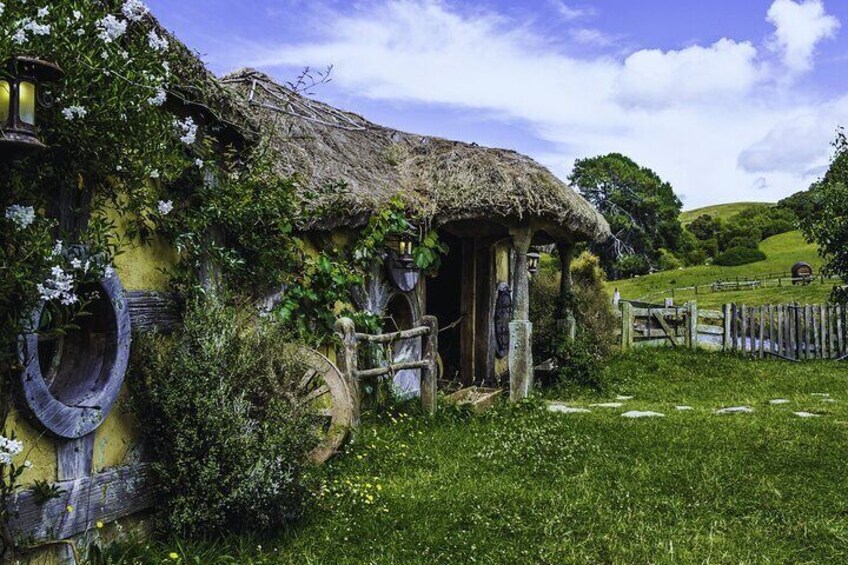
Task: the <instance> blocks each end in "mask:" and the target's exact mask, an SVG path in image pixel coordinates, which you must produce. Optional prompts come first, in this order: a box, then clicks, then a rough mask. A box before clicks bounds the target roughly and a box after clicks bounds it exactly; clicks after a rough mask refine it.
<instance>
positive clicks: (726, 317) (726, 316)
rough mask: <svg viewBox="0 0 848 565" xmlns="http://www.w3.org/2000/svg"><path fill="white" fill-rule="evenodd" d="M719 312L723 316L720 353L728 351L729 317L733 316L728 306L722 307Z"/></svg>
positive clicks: (729, 336)
mask: <svg viewBox="0 0 848 565" xmlns="http://www.w3.org/2000/svg"><path fill="white" fill-rule="evenodd" d="M721 312H722V314H724V319H723V320H722V328H723V329H722V332H721V349H722V351H730V339H731V334H730V327H731V326H730V317H731V316H732V315H733V314H732V310H731V307H730V304H725V305H723V306H722V307H721Z"/></svg>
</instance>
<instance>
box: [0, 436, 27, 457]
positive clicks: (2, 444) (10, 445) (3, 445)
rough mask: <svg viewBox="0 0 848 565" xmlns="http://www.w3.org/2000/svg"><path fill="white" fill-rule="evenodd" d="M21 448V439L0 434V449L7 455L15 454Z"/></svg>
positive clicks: (22, 445) (22, 448)
mask: <svg viewBox="0 0 848 565" xmlns="http://www.w3.org/2000/svg"><path fill="white" fill-rule="evenodd" d="M23 450H24V444H23V442H22V441H20V440H17V439H9V438H7V437H3V436H0V451H4V452H6V453H7V454H9V455H17V454H19V453H20V452H21V451H23Z"/></svg>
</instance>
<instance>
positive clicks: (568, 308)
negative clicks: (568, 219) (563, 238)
mask: <svg viewBox="0 0 848 565" xmlns="http://www.w3.org/2000/svg"><path fill="white" fill-rule="evenodd" d="M557 251H558V252H559V266H560V271H561V275H560V282H559V300H558V303H557V330H558V334H559V335H560V336H563V335H564V336H567V337H568V339H574V338H575V337H576V336H577V324H576V322H575V319H574V311H573V309H572V304H573V302H574V299H573V296H572V293H573V286H574V283H573V281H572V278H571V262H572V260H573V259H574V245H572V244H570V243H558V244H557Z"/></svg>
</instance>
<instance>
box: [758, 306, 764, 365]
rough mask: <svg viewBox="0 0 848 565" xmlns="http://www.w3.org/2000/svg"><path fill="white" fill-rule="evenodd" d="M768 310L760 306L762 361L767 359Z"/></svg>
mask: <svg viewBox="0 0 848 565" xmlns="http://www.w3.org/2000/svg"><path fill="white" fill-rule="evenodd" d="M765 332H766V309H765V307H763V306H760V353H759V354H760V359H762V358H763V357H765V355H766V354H765V343H766V333H765Z"/></svg>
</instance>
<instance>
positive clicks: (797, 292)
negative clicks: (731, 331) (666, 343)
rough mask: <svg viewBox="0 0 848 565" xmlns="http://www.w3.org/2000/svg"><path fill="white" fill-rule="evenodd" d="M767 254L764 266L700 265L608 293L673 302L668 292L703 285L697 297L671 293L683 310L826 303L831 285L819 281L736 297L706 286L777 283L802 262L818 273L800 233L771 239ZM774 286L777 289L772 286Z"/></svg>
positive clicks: (814, 255) (617, 284) (624, 283)
mask: <svg viewBox="0 0 848 565" xmlns="http://www.w3.org/2000/svg"><path fill="white" fill-rule="evenodd" d="M760 249H762V250H763V252H764V253H765V254H766V256H767V259H766V260H765V261H759V262H757V263H751V264H749V265H741V266H738V267H720V266H718V265H699V266H697V267H687V268H684V269H679V270H676V271H663V272H661V273H654V274H653V275H646V276H642V277H638V278H632V279H626V280H618V281H610V282H609V283H608V284H609V287H610V289H614V288H618V289H619V292H621V296H622V298H626V299H630V300H638V299H643V300H646V301H649V302H659V303H661V302H662V300H663V298H664V297H671V292H670V290H671V289H673V288H674V289H677V288H682V287H692V286H695V285H703V287H702V288H700V289H699V292H698V294H697V295H696V294H695V291H694V290H688V291H675V293H674V301H675V303H677V304H682V303H683V302H686V301H688V300H697V301H698V304H699V305H701V306H704V307H716V306H719V305H721V304H727V303H731V302H737V303H740V304H742V303H745V304H750V305H758V304H777V303H786V302H799V303H809V304H817V303H821V302H823V301H825V300H826V299H827V296H828V294H829V293H830V290H831V288H832V286H833V283H832V282H831V283H827V282H825V284H820V283H819V282H818V281H817V282H816V283H814V284H811V285H807V286H792V285H791V284H790V283H784V285H783V286H782V287H774V288H772V287H767V288H761V289H756V290H744V291H736V292H711V291H710V289H709V288H708V286H709V285H710V284H712V283H714V282H715V281H717V280H719V279H734V278H736V277H739V278H740V279H743V280H747V279H756V278H764V277H766V276H769V277H771V276H773V277H777V273H787V274H785V275H784V276H788V273H789V271H790V269H791V268H792V265H794V264H795V263H796V262H798V261H806V262H808V263H810V264H811V265H812V266H813V269H814V270H815V272H816V273H818V272H819V271H820V269H821V258H820V257H819V255H818V252H817V249H818V248H817V246H816V245H814V244H812V245H811V244H808V243H807V242H806V241H805V240H804V237H803V236H802V235H801V232H798V231H792V232H788V233H783V234H780V235H776V236H774V237H770V238H768V239H766V240H765V241H763V242H762V243H761V244H760ZM775 284H776V283H775Z"/></svg>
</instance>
